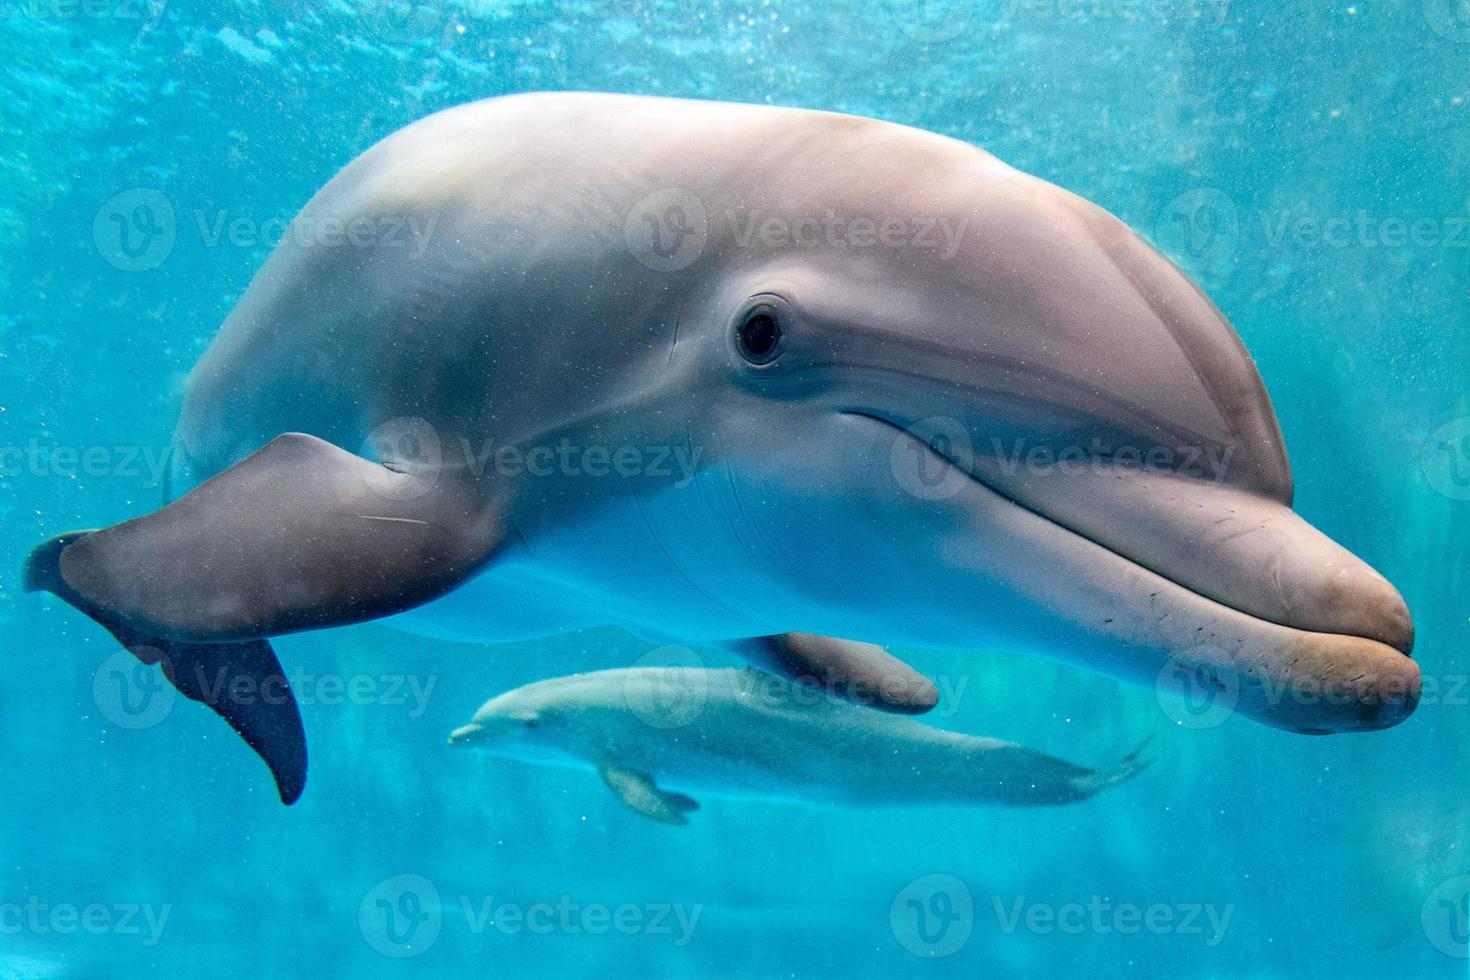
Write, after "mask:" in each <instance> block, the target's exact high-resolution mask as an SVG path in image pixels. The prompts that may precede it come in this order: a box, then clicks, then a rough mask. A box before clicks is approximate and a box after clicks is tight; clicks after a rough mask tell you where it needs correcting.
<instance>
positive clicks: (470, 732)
mask: <svg viewBox="0 0 1470 980" xmlns="http://www.w3.org/2000/svg"><path fill="white" fill-rule="evenodd" d="M484 738H485V728H484V726H483V725H478V724H473V723H471V724H469V725H465V726H464V727H463V728H456V729H455V730H454V731H452V732H450V733H449V744H450V745H458V746H461V747H463V746H469V745H474V744H475V743H476V742H480V741H484Z"/></svg>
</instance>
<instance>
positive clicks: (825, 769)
mask: <svg viewBox="0 0 1470 980" xmlns="http://www.w3.org/2000/svg"><path fill="white" fill-rule="evenodd" d="M449 742H450V744H451V745H456V746H463V747H467V748H473V749H479V750H482V751H486V752H489V753H492V754H495V755H499V756H504V757H507V758H512V759H520V760H523V761H528V762H540V763H552V764H559V765H567V766H573V767H577V768H590V769H594V770H596V771H597V773H598V774H599V775H601V777H602V779H603V782H605V783H606V784H607V786H608V788H609V789H610V790H612V792H613V793H614V795H616V796H617V797H618V798H619V799H620V800H622V801H623V802H624V803H626V804H627V805H628V806H630V807H632V808H633V809H634V810H636V811H638V812H639V813H641V814H643V815H644V816H646V817H649V818H650V819H653V820H657V821H659V822H661V823H671V824H683V823H687V822H688V817H687V814H688V813H689V811H691V810H694V809H696V808H697V806H698V802H697V800H696V799H695V797H694V796H691V795H689V794H697V795H698V796H706V795H708V796H723V797H735V798H740V799H763V800H777V801H783V802H794V803H810V804H825V805H831V806H845V807H892V806H981V805H992V806H1054V805H1060V804H1064V803H1077V802H1080V801H1082V800H1085V799H1088V798H1089V797H1092V796H1094V795H1095V794H1097V793H1099V792H1101V791H1102V790H1104V789H1107V788H1108V787H1110V786H1115V785H1117V784H1118V783H1121V782H1123V781H1124V780H1127V779H1130V778H1132V777H1133V776H1135V775H1137V774H1138V773H1139V772H1142V771H1143V770H1144V769H1145V768H1147V766H1148V763H1147V762H1145V761H1141V760H1140V759H1139V753H1138V752H1137V751H1135V752H1133V753H1132V754H1130V755H1129V756H1127V757H1126V758H1124V759H1123V760H1122V762H1120V763H1119V764H1118V765H1117V766H1115V767H1112V768H1110V769H1106V770H1096V769H1086V768H1083V767H1081V766H1076V765H1073V764H1072V763H1069V762H1064V761H1063V760H1061V759H1057V758H1054V757H1052V756H1049V755H1044V754H1042V753H1040V752H1035V751H1032V750H1031V749H1028V748H1025V747H1023V746H1020V745H1016V744H1015V743H1012V742H1003V741H1000V740H998V739H993V738H980V737H977V736H974V735H964V734H961V733H958V732H950V731H945V730H943V729H939V728H934V727H931V726H929V725H925V724H921V723H920V722H917V721H914V720H913V719H911V718H904V717H900V716H897V715H892V714H884V713H881V712H877V711H872V710H869V709H867V708H864V707H860V706H858V705H855V704H852V703H850V702H847V701H839V700H836V699H834V698H831V697H830V696H828V695H826V694H825V693H823V692H820V691H816V690H814V689H811V688H810V687H807V686H805V685H800V684H794V683H792V682H790V681H787V680H785V679H783V678H779V677H776V676H774V675H772V674H768V673H765V672H763V671H759V670H756V669H754V668H746V669H744V670H735V669H705V668H699V667H686V668H680V667H632V668H623V669H614V670H602V671H597V672H595V673H590V674H577V675H573V676H570V677H557V678H553V679H550V680H545V681H538V682H536V683H534V684H528V685H526V686H525V687H520V688H516V689H515V690H513V691H507V692H506V693H504V694H502V695H499V696H498V697H495V698H492V699H491V700H489V701H487V702H486V703H485V705H484V706H483V707H481V708H480V710H479V711H477V712H476V713H475V717H474V718H473V720H471V721H470V723H469V724H467V725H465V726H464V727H462V728H459V729H457V730H456V731H455V732H454V733H453V734H452V735H451V736H450V738H449Z"/></svg>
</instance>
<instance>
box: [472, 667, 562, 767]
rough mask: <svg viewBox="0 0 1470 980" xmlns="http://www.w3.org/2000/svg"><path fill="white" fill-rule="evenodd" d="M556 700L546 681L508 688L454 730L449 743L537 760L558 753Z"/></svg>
mask: <svg viewBox="0 0 1470 980" xmlns="http://www.w3.org/2000/svg"><path fill="white" fill-rule="evenodd" d="M555 702H556V699H555V698H554V697H553V696H552V695H551V692H549V691H548V690H547V689H546V688H545V686H544V685H543V684H530V685H527V686H525V687H519V688H516V689H514V690H511V691H507V692H505V693H504V694H501V695H498V696H496V697H493V698H491V699H490V700H489V701H486V702H485V703H484V704H483V705H481V707H480V709H479V710H478V711H476V712H475V716H474V717H473V718H472V719H471V720H470V723H469V724H467V725H463V726H461V727H460V728H457V729H455V730H454V731H453V732H452V733H451V734H450V736H449V744H450V745H454V746H458V747H461V748H472V749H479V750H481V751H485V752H489V753H490V754H492V755H499V756H508V757H511V758H519V759H530V760H533V761H534V760H537V759H541V758H543V757H545V756H548V755H555V754H558V752H557V749H556V746H557V733H558V731H559V730H560V728H561V724H560V719H561V716H560V713H559V712H558V711H557V710H556V707H555Z"/></svg>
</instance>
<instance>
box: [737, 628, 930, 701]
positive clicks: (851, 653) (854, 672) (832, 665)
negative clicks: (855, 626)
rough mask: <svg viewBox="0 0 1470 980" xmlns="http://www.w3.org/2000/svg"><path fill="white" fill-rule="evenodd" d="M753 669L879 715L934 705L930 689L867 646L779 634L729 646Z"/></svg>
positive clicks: (884, 654)
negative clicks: (868, 707) (872, 709)
mask: <svg viewBox="0 0 1470 980" xmlns="http://www.w3.org/2000/svg"><path fill="white" fill-rule="evenodd" d="M730 647H731V649H732V650H733V651H734V652H736V653H738V654H739V655H740V656H742V657H744V658H745V659H746V660H749V661H750V662H751V663H754V664H755V665H756V666H758V667H761V668H763V669H765V670H769V671H771V672H772V673H776V674H780V675H781V676H783V677H788V678H790V679H792V680H795V681H800V682H802V683H806V684H810V685H812V686H815V687H821V688H824V689H827V690H830V691H831V693H833V694H836V695H838V696H839V697H842V698H846V699H847V700H849V701H855V702H857V703H859V704H865V705H871V706H873V707H875V708H880V709H882V710H884V711H892V712H896V713H899V714H906V715H920V714H923V713H924V712H926V711H929V710H931V709H932V708H933V707H934V706H935V705H936V704H938V703H939V690H938V689H937V688H936V687H935V686H934V683H933V682H932V681H930V680H929V678H927V677H925V676H924V675H923V674H921V673H919V672H918V671H916V670H914V668H912V667H910V666H909V665H908V664H906V663H904V662H903V661H902V660H899V659H898V658H897V657H895V656H893V654H891V653H889V652H888V651H887V650H885V649H883V648H882V647H880V646H876V645H874V644H872V643H858V642H856V641H854V640H838V639H834V638H833V637H830V636H817V635H815V634H812V633H781V634H778V635H775V636H762V637H757V638H754V639H749V640H742V641H740V642H738V643H735V644H731V645H730Z"/></svg>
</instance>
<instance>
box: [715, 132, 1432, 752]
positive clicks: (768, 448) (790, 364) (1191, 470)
mask: <svg viewBox="0 0 1470 980" xmlns="http://www.w3.org/2000/svg"><path fill="white" fill-rule="evenodd" d="M874 125H877V124H874ZM888 129H893V127H888ZM905 132H907V131H905ZM885 141H886V142H885ZM931 141H933V142H931ZM879 142H880V143H882V146H883V148H884V152H882V153H875V154H872V155H871V159H870V161H869V162H870V164H871V166H869V167H867V168H860V169H863V175H855V174H854V168H853V167H851V166H850V164H849V165H847V166H845V167H844V168H843V170H842V173H843V179H842V180H841V181H832V180H831V179H830V177H829V176H827V174H826V173H824V172H823V168H822V167H819V166H814V167H812V168H811V170H810V171H809V172H807V173H806V174H805V175H804V180H805V183H804V184H800V185H798V186H794V187H791V186H788V187H787V188H786V189H785V191H786V193H787V195H788V198H787V200H788V203H787V204H786V210H785V211H784V212H782V211H781V210H780V208H775V211H776V213H778V214H783V213H784V214H785V215H786V216H787V220H788V226H787V227H788V230H789V228H790V224H789V222H790V221H791V220H792V219H791V218H790V216H791V215H793V214H795V215H802V214H815V215H817V216H818V220H817V221H816V223H815V224H814V225H809V227H815V228H818V229H820V228H822V227H827V228H831V227H833V226H834V225H835V226H836V227H837V231H836V233H835V234H819V235H818V239H817V240H816V242H815V244H810V243H807V244H803V243H799V242H797V243H793V242H792V240H791V236H790V234H789V233H788V235H787V237H786V238H785V239H784V241H783V242H782V243H778V245H777V246H773V247H769V248H763V247H760V243H759V242H756V243H754V244H752V243H750V242H748V241H747V242H746V243H745V244H744V245H741V244H740V243H738V242H735V241H733V240H727V241H723V242H718V243H716V244H715V245H714V246H713V247H714V248H716V249H718V250H720V251H721V252H722V255H721V258H722V259H723V260H724V263H723V268H724V270H725V271H724V272H723V273H722V278H721V279H720V280H719V281H718V282H717V283H716V284H715V285H713V286H712V287H711V288H709V289H708V290H705V291H704V292H702V293H701V294H700V295H701V297H702V298H701V299H699V300H698V301H697V303H696V305H697V307H698V308H697V309H695V310H694V311H692V313H691V315H690V318H689V322H691V323H694V324H696V325H697V326H696V327H695V328H693V329H695V330H699V329H702V330H703V331H704V333H703V335H702V344H703V346H702V348H700V350H701V351H702V354H701V356H702V357H703V358H704V361H703V366H702V369H703V370H705V371H707V372H709V374H710V375H711V376H712V377H714V376H718V378H719V380H720V381H721V382H722V383H721V384H719V385H714V384H710V385H704V386H700V387H701V390H702V391H709V390H716V389H718V390H720V391H721V392H722V394H721V395H720V396H719V397H718V398H715V399H708V398H706V399H705V400H703V401H701V403H699V404H691V405H689V406H687V416H688V418H689V419H691V420H692V421H691V422H690V426H691V430H693V431H697V432H698V438H699V439H700V440H701V441H702V442H706V443H707V444H708V445H709V446H710V447H711V449H712V452H711V454H710V457H711V464H710V466H709V467H708V470H709V471H708V472H707V473H706V477H708V478H707V479H706V480H705V486H704V489H703V490H702V491H701V492H702V494H703V496H704V499H705V500H706V501H708V503H709V506H710V507H712V508H713V509H715V510H718V511H719V512H720V517H719V519H718V520H716V521H711V523H712V524H720V525H722V526H725V527H728V528H729V529H730V531H729V535H728V540H727V543H726V545H725V546H724V549H723V550H721V549H720V548H719V547H716V546H714V545H707V547H708V563H707V567H706V569H705V570H706V571H707V572H708V574H707V575H706V577H705V579H704V581H705V582H708V583H710V585H709V589H710V590H711V591H716V590H718V594H722V595H726V596H738V597H739V598H740V600H741V602H742V604H743V606H744V607H745V608H747V609H754V610H759V611H765V612H768V613H769V622H768V625H769V626H770V627H771V628H772V630H773V631H775V630H779V629H800V630H805V631H809V632H823V633H828V634H830V635H837V636H845V637H850V638H854V639H863V640H868V641H873V642H880V643H890V644H893V643H897V644H912V645H923V646H935V647H944V648H954V649H974V648H977V647H987V646H991V647H994V646H999V647H1008V648H1012V649H1022V650H1034V651H1037V652H1042V653H1045V654H1047V655H1049V656H1052V657H1059V658H1062V659H1070V660H1073V661H1076V662H1078V663H1080V664H1083V665H1087V666H1090V667H1093V668H1095V669H1099V670H1103V671H1105V672H1107V673H1110V674H1114V675H1117V676H1123V677H1126V678H1129V679H1132V680H1135V681H1138V682H1142V683H1146V684H1158V685H1160V686H1161V689H1167V688H1172V687H1176V686H1177V687H1181V689H1182V690H1183V691H1186V692H1187V691H1188V690H1189V689H1190V688H1191V687H1195V688H1196V689H1198V690H1203V691H1205V692H1206V693H1208V694H1210V695H1211V696H1217V695H1218V696H1220V697H1225V698H1227V699H1228V700H1229V703H1230V707H1232V708H1233V709H1234V710H1235V711H1237V712H1239V713H1242V714H1245V715H1247V716H1249V717H1252V718H1255V719H1256V720H1258V721H1262V722H1265V723H1268V724H1271V725H1274V726H1277V727H1280V728H1284V729H1289V730H1293V731H1299V732H1309V733H1329V732H1340V731H1351V730H1363V729H1377V728H1384V727H1388V726H1391V725H1394V724H1396V723H1398V722H1399V721H1401V720H1403V719H1404V718H1405V717H1407V716H1408V715H1409V714H1410V713H1411V712H1412V710H1413V708H1414V707H1415V704H1416V702H1417V699H1418V692H1419V684H1420V678H1419V670H1418V667H1417V666H1416V665H1415V663H1414V662H1413V661H1412V660H1411V659H1410V657H1409V654H1410V651H1411V649H1412V645H1413V627H1412V622H1411V619H1410V615H1409V612H1408V610H1407V608H1406V606H1405V604H1404V601H1403V600H1402V598H1401V597H1400V596H1399V594H1398V593H1397V592H1396V591H1395V590H1394V588H1393V587H1392V586H1391V585H1390V584H1389V583H1388V582H1387V581H1385V580H1384V578H1383V577H1382V576H1380V575H1379V574H1378V573H1376V572H1375V571H1374V570H1373V569H1371V568H1370V567H1368V566H1367V565H1366V564H1365V563H1363V562H1362V561H1360V560H1359V559H1357V558H1356V557H1354V556H1353V555H1351V554H1350V553H1348V552H1347V551H1346V550H1344V549H1343V548H1342V547H1340V546H1339V545H1337V544H1336V543H1334V542H1333V541H1332V540H1330V539H1329V538H1328V537H1326V536H1325V535H1323V534H1322V533H1321V532H1319V531H1317V530H1316V529H1314V528H1313V527H1311V526H1310V525H1309V524H1307V523H1306V522H1305V521H1304V520H1302V519H1301V518H1300V517H1299V516H1297V515H1296V514H1295V513H1294V512H1293V510H1292V508H1291V503H1292V492H1293V491H1292V476H1291V470H1290V467H1289V464H1288V461H1287V456H1286V452H1285V449H1284V446H1283V442H1282V436H1281V431H1280V429H1279V426H1278V424H1277V421H1276V418H1275V415H1274V412H1273V409H1272V407H1271V404H1270V401H1269V398H1268V397H1267V394H1266V390H1265V387H1264V385H1263V383H1262V380H1261V378H1260V376H1259V374H1258V372H1257V370H1256V368H1255V366H1254V364H1253V362H1252V360H1251V358H1250V357H1249V355H1248V354H1247V352H1246V350H1245V348H1244V346H1243V345H1242V343H1241V341H1240V339H1239V338H1238V337H1237V335H1236V333H1235V332H1234V330H1233V329H1232V327H1231V326H1230V324H1229V323H1228V322H1227V321H1226V320H1225V318H1224V317H1223V316H1222V315H1221V314H1220V313H1219V311H1218V310H1217V309H1216V308H1215V307H1214V306H1213V305H1212V304H1211V302H1210V301H1209V300H1208V299H1207V298H1206V297H1205V296H1204V295H1203V294H1202V293H1201V292H1200V290H1199V289H1198V288H1196V286H1195V285H1194V284H1193V283H1192V282H1191V281H1190V280H1189V279H1188V278H1187V277H1186V276H1185V275H1184V274H1183V273H1181V272H1180V271H1179V270H1178V269H1177V268H1176V267H1174V266H1173V265H1172V264H1171V263H1170V262H1169V261H1167V260H1166V259H1165V258H1163V257H1162V256H1161V255H1160V254H1159V253H1158V252H1156V251H1155V250H1154V249H1153V248H1151V247H1150V246H1149V245H1147V244H1146V243H1145V242H1143V241H1142V240H1141V239H1140V238H1138V237H1137V236H1136V235H1135V234H1134V233H1133V232H1132V231H1130V230H1129V229H1128V228H1127V227H1126V226H1125V225H1124V224H1123V223H1122V222H1120V221H1118V220H1117V219H1116V218H1114V217H1112V216H1111V215H1110V214H1108V213H1107V212H1105V211H1103V210H1101V209H1100V208H1097V207H1095V206H1093V205H1092V204H1090V203H1088V202H1086V201H1084V200H1082V199H1081V198H1078V197H1076V196H1074V195H1072V194H1070V193H1068V192H1065V191H1063V190H1061V189H1059V188H1057V187H1054V186H1052V185H1050V184H1047V183H1045V182H1043V181H1040V180H1037V179H1034V178H1031V177H1029V176H1026V175H1024V174H1021V173H1019V172H1017V171H1015V170H1013V169H1011V168H1009V167H1006V166H1005V165H1003V164H1001V163H999V162H998V161H995V160H994V159H993V158H991V157H989V156H988V155H986V154H984V153H982V152H980V151H977V150H972V149H970V148H968V147H965V148H963V149H958V148H957V147H958V144H947V141H938V140H937V138H932V137H924V138H923V140H918V141H917V142H918V143H920V144H921V145H920V148H919V149H917V150H916V149H914V148H913V145H912V144H913V143H914V142H916V141H915V140H914V139H912V138H910V139H908V140H903V139H899V138H898V137H894V136H887V135H885V136H884V137H883V140H881V141H879ZM939 142H946V147H945V148H944V149H943V150H941V149H939V147H938V143H939ZM867 149H868V150H870V149H871V147H868V148H867ZM853 152H854V153H856V152H857V151H856V150H853ZM905 154H908V155H909V156H912V157H915V158H916V159H915V160H906V159H904V155H905ZM839 165H840V161H838V160H836V159H834V161H832V164H831V166H832V167H834V168H835V167H838V166H839ZM904 173H922V174H924V178H923V180H922V181H919V180H910V181H907V182H904V181H903V180H898V179H896V177H895V175H896V174H897V175H902V174H904ZM789 202H800V203H789ZM854 216H861V217H862V218H863V219H864V224H863V231H864V232H865V236H864V239H863V242H861V243H857V242H855V241H854V240H853V238H852V236H853V232H854V228H853V224H852V222H853V221H855V218H854ZM759 217H760V216H759V214H756V215H754V216H753V217H752V220H756V219H758V218H759ZM844 220H846V221H848V227H846V228H845V229H843V228H842V222H843V221H844ZM732 225H738V222H732ZM885 228H887V229H888V230H889V231H890V232H891V234H889V235H888V236H887V237H886V238H885V237H884V229H885ZM873 229H876V234H874V232H873ZM844 235H846V238H845V239H844V237H843V236H844ZM736 558H738V561H737V560H736ZM727 568H738V569H739V571H738V574H734V575H730V576H729V577H728V578H727V579H725V580H721V579H720V574H721V572H720V569H727Z"/></svg>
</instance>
